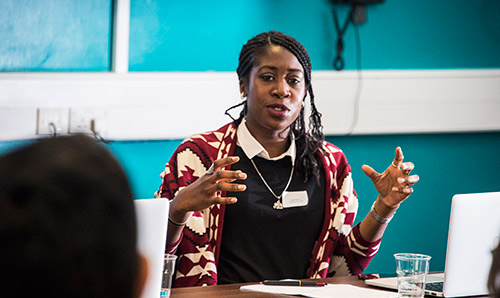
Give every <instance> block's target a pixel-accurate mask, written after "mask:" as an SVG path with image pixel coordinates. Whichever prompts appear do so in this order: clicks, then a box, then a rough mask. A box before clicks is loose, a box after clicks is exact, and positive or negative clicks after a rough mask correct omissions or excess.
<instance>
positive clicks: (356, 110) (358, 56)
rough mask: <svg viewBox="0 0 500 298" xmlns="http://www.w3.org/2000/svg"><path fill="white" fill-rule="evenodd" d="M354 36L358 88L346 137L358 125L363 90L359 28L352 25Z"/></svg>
mask: <svg viewBox="0 0 500 298" xmlns="http://www.w3.org/2000/svg"><path fill="white" fill-rule="evenodd" d="M354 36H355V38H356V68H357V74H358V86H357V88H356V96H355V97H354V112H353V120H352V123H351V127H350V128H349V131H348V132H347V136H349V135H351V134H352V133H353V131H354V129H355V128H356V126H357V125H358V120H359V104H360V101H361V91H362V90H363V72H362V70H361V38H360V37H359V28H358V26H356V25H354Z"/></svg>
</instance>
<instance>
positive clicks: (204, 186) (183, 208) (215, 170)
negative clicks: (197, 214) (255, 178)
mask: <svg viewBox="0 0 500 298" xmlns="http://www.w3.org/2000/svg"><path fill="white" fill-rule="evenodd" d="M238 161H239V157H237V156H230V157H226V158H222V159H218V160H216V161H214V163H213V164H212V166H211V167H210V169H209V170H208V171H207V173H206V174H205V175H203V176H201V177H200V178H198V179H197V180H196V181H195V182H193V183H191V184H190V185H188V186H186V187H185V188H183V189H182V190H181V191H179V192H178V193H177V195H176V196H175V198H174V199H173V200H172V201H171V202H170V216H171V218H172V219H174V220H176V221H177V220H179V222H184V220H185V219H186V217H188V216H186V215H190V214H191V212H192V211H201V210H203V209H206V208H208V207H210V206H212V205H213V204H234V203H236V202H237V199H236V198H235V197H221V196H220V193H221V192H223V191H231V192H236V191H244V190H245V189H246V185H244V184H234V183H231V182H233V181H235V180H243V179H246V178H247V175H246V174H245V173H243V172H241V171H239V170H238V171H230V170H223V168H224V167H226V166H229V165H232V164H234V163H236V162H238Z"/></svg>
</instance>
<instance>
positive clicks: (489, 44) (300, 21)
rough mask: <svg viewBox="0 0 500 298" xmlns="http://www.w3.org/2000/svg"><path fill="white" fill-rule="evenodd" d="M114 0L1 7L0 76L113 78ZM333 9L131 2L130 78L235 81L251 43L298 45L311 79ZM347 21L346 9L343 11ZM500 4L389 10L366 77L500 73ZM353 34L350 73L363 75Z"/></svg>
mask: <svg viewBox="0 0 500 298" xmlns="http://www.w3.org/2000/svg"><path fill="white" fill-rule="evenodd" d="M111 7H112V1H111V0H89V1H75V0H73V1H72V0H44V1H36V0H2V1H0V40H2V42H1V43H0V71H68V70H69V71H106V70H109V69H110V54H109V53H110V48H111V46H110V44H111V31H110V28H111V24H112V20H111ZM332 7H333V5H332V3H331V1H330V0H313V1H307V2H305V1H303V0H273V1H269V0H242V1H234V0H219V1H201V0H192V1H161V0H150V1H144V0H131V19H130V70H132V71H173V70H180V71H205V70H216V71H233V70H235V69H236V62H237V57H238V53H239V51H240V49H241V46H242V45H243V43H244V42H246V40H247V39H248V38H250V37H251V36H254V35H255V34H258V33H260V32H262V31H267V30H271V29H274V30H279V31H283V32H285V33H288V34H290V35H292V36H294V37H296V38H297V39H298V40H299V41H301V42H302V43H303V44H304V45H305V46H306V48H307V49H308V51H309V52H310V55H311V60H312V65H313V69H315V70H330V69H333V68H332V60H333V58H334V49H335V38H336V33H335V30H334V23H333V18H332ZM338 10H339V13H338V14H339V18H340V21H341V22H343V21H344V20H345V17H346V15H347V9H346V6H340V7H338ZM499 18H500V1H498V0H475V1H469V0H440V1H434V0H420V1H414V0H387V1H385V2H384V3H383V4H378V5H371V6H368V8H367V20H368V22H367V23H365V24H361V25H359V26H358V29H359V36H360V44H361V66H362V68H363V69H443V68H444V69H453V68H498V67H500V55H498V53H499V52H500V22H498V19H499ZM354 32H355V31H354V27H353V26H350V27H349V28H348V29H347V32H346V34H345V38H344V42H345V49H344V57H345V62H346V65H345V68H346V69H356V59H355V58H356V49H357V47H356V43H355V35H354Z"/></svg>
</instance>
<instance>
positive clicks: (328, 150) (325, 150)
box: [320, 141, 344, 156]
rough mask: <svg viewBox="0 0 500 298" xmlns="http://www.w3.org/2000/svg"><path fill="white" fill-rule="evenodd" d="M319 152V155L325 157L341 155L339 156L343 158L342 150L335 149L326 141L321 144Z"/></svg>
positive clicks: (335, 147)
mask: <svg viewBox="0 0 500 298" xmlns="http://www.w3.org/2000/svg"><path fill="white" fill-rule="evenodd" d="M320 150H321V153H322V154H323V155H327V156H330V155H341V156H344V152H343V151H342V149H340V148H339V147H337V146H335V145H334V144H332V143H330V142H327V141H323V143H322V144H321V147H320Z"/></svg>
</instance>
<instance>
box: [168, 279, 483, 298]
mask: <svg viewBox="0 0 500 298" xmlns="http://www.w3.org/2000/svg"><path fill="white" fill-rule="evenodd" d="M318 281H325V282H327V283H329V284H350V285H354V286H359V287H365V288H372V289H377V290H382V289H379V288H374V287H370V286H367V285H366V284H365V282H364V281H363V280H361V279H359V278H358V277H356V276H345V277H330V278H323V279H319V280H318ZM249 284H255V283H246V284H230V285H219V286H208V287H189V288H174V289H172V293H171V296H170V297H172V298H188V297H189V298H192V297H201V298H214V297H217V298H219V297H224V298H226V297H228V298H233V297H234V298H253V297H258V298H267V297H269V298H276V297H288V298H290V297H293V296H289V295H281V294H269V293H262V292H252V291H242V290H240V286H242V285H249ZM393 292H394V291H393ZM476 297H488V296H476Z"/></svg>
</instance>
